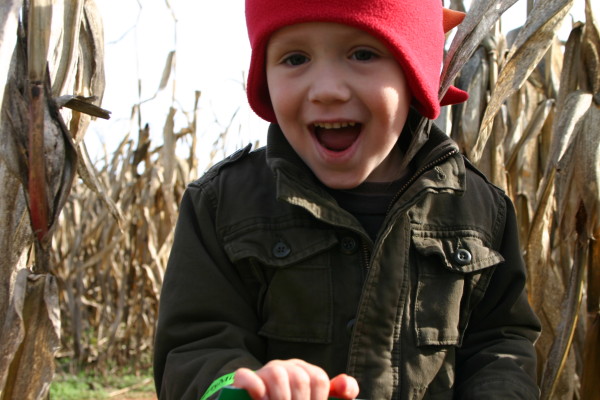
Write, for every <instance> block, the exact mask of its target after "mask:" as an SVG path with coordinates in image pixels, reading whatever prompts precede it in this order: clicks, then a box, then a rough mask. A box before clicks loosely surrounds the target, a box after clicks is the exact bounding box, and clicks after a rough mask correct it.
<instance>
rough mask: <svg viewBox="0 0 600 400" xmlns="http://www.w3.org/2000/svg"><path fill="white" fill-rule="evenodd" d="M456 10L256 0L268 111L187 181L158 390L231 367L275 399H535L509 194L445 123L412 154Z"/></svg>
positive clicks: (261, 94)
mask: <svg viewBox="0 0 600 400" xmlns="http://www.w3.org/2000/svg"><path fill="white" fill-rule="evenodd" d="M442 15H443V11H442V7H441V1H440V0H419V1H412V0H287V1H281V0H246V17H247V23H248V32H249V36H250V41H251V44H252V60H251V66H250V74H249V77H248V99H249V102H250V105H251V106H252V108H253V109H254V110H255V112H256V113H257V114H258V115H259V116H261V117H262V118H264V119H266V120H268V121H270V122H272V123H273V124H272V125H271V127H270V129H269V133H268V140H267V146H266V148H262V149H258V150H256V151H253V152H250V151H249V149H248V148H246V149H244V150H242V151H240V152H237V153H236V154H234V155H232V156H230V157H229V158H228V159H226V160H224V161H223V162H221V163H219V164H218V165H216V166H214V167H213V168H211V169H210V170H209V171H208V172H207V173H206V174H205V175H204V176H203V177H202V178H201V179H199V180H197V181H196V182H194V183H192V184H191V185H190V186H189V187H188V189H187V191H186V193H185V195H184V198H183V201H182V204H181V215H180V217H179V221H178V224H177V229H176V233H175V242H174V245H173V249H172V252H171V257H170V260H169V265H168V268H167V271H166V274H165V278H164V283H163V290H162V295H161V306H160V317H159V322H158V328H157V334H156V353H155V380H156V386H157V391H158V393H159V396H160V398H161V399H178V400H180V399H193V400H198V399H201V398H202V399H204V398H215V397H216V396H218V393H219V390H220V389H221V388H222V387H223V386H224V385H225V384H228V383H232V382H233V383H234V385H235V386H237V387H240V388H244V389H246V390H247V391H248V392H249V394H250V395H251V396H252V398H253V399H267V398H269V399H272V400H274V399H278V400H279V399H325V398H327V396H328V394H331V395H335V396H337V397H341V398H345V399H351V398H354V397H357V396H359V397H361V398H365V399H391V398H394V399H452V398H460V399H487V398H502V399H509V398H510V399H535V398H537V396H538V389H537V387H536V384H535V379H536V376H535V367H536V365H535V364H536V360H535V351H534V347H533V342H534V340H535V339H536V338H537V336H538V334H539V330H540V326H539V322H538V320H537V318H536V317H535V315H534V314H533V313H532V311H531V309H530V307H529V304H528V302H527V296H526V293H525V291H524V286H525V272H524V266H523V261H522V258H521V256H520V250H519V244H518V239H517V227H516V221H515V215H514V211H513V207H512V205H511V203H510V201H509V199H508V198H507V197H506V196H505V195H504V194H503V193H502V192H501V191H500V190H499V189H497V188H496V187H494V186H492V185H491V184H489V183H488V182H487V180H486V179H485V178H484V177H483V176H482V175H481V174H480V173H479V172H477V171H476V170H475V169H474V168H473V167H472V166H471V165H470V164H469V163H468V162H466V160H465V159H464V157H463V156H462V155H461V154H460V153H459V152H458V149H457V147H456V145H455V144H454V143H453V142H452V141H451V140H450V139H449V138H448V137H447V136H446V135H444V134H443V133H442V132H440V131H439V130H438V129H437V128H436V127H435V126H433V125H429V126H430V128H428V129H427V132H426V133H427V134H428V140H427V142H426V143H425V144H424V145H423V146H422V147H421V149H420V150H419V151H418V153H417V154H416V155H415V156H414V157H412V158H411V159H410V160H404V158H405V156H404V155H405V154H406V151H407V149H408V147H409V146H410V145H411V141H412V140H413V133H414V131H415V127H416V125H417V124H418V122H419V120H420V119H421V118H428V119H434V118H436V117H437V115H438V113H439V108H440V101H439V100H438V96H437V93H438V88H439V74H440V71H441V62H442V53H443V44H444V31H443V29H442V22H443V21H442ZM450 97H451V98H449V99H448V98H446V99H444V101H445V102H456V101H462V100H464V99H465V96H464V95H463V94H462V93H461V92H460V91H458V90H457V89H454V90H453V91H452V92H451V93H450ZM401 165H406V167H405V168H401ZM234 376H235V380H234ZM330 379H331V380H330ZM330 389H331V392H330Z"/></svg>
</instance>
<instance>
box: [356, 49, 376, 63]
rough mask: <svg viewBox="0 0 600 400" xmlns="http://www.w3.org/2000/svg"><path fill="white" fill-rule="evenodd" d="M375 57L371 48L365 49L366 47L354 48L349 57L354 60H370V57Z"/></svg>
mask: <svg viewBox="0 0 600 400" xmlns="http://www.w3.org/2000/svg"><path fill="white" fill-rule="evenodd" d="M376 57H377V54H375V53H374V52H373V51H371V50H366V49H360V50H356V51H355V52H354V53H352V55H351V58H352V59H354V60H356V61H371V60H372V59H374V58H376Z"/></svg>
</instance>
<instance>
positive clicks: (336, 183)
mask: <svg viewBox="0 0 600 400" xmlns="http://www.w3.org/2000/svg"><path fill="white" fill-rule="evenodd" d="M317 178H318V179H319V180H320V181H321V183H322V184H323V185H325V186H327V187H328V188H329V189H334V190H349V189H354V188H356V187H358V186H360V185H361V184H362V183H364V182H365V181H366V180H367V179H366V177H365V178H364V179H360V178H356V176H351V177H345V176H339V175H336V174H327V175H325V174H322V175H317Z"/></svg>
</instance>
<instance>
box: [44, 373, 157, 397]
mask: <svg viewBox="0 0 600 400" xmlns="http://www.w3.org/2000/svg"><path fill="white" fill-rule="evenodd" d="M150 378H151V375H150V372H147V373H143V374H141V375H139V376H136V375H135V374H133V373H128V372H123V373H113V372H110V373H108V374H106V376H101V375H99V374H94V373H80V374H78V375H72V374H67V373H61V372H58V373H57V374H56V375H55V378H54V380H53V381H52V384H51V385H50V399H51V400H99V399H108V398H109V394H111V393H114V392H115V391H118V390H120V389H124V388H130V387H133V386H135V387H134V388H133V389H132V390H130V391H128V392H127V396H128V397H131V398H135V397H139V396H142V395H146V396H148V395H152V393H153V392H154V383H153V382H152V380H151V379H150ZM117 398H118V397H117Z"/></svg>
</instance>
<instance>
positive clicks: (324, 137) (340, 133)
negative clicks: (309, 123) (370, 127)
mask: <svg viewBox="0 0 600 400" xmlns="http://www.w3.org/2000/svg"><path fill="white" fill-rule="evenodd" d="M361 129H362V124H360V123H356V122H317V123H315V124H314V125H313V132H314V134H315V137H316V138H317V140H318V142H319V144H320V145H321V146H323V147H324V148H326V149H327V150H330V151H337V152H341V151H344V150H346V149H348V148H349V147H350V146H352V144H354V142H355V141H356V139H357V138H358V136H359V135H360V131H361Z"/></svg>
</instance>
